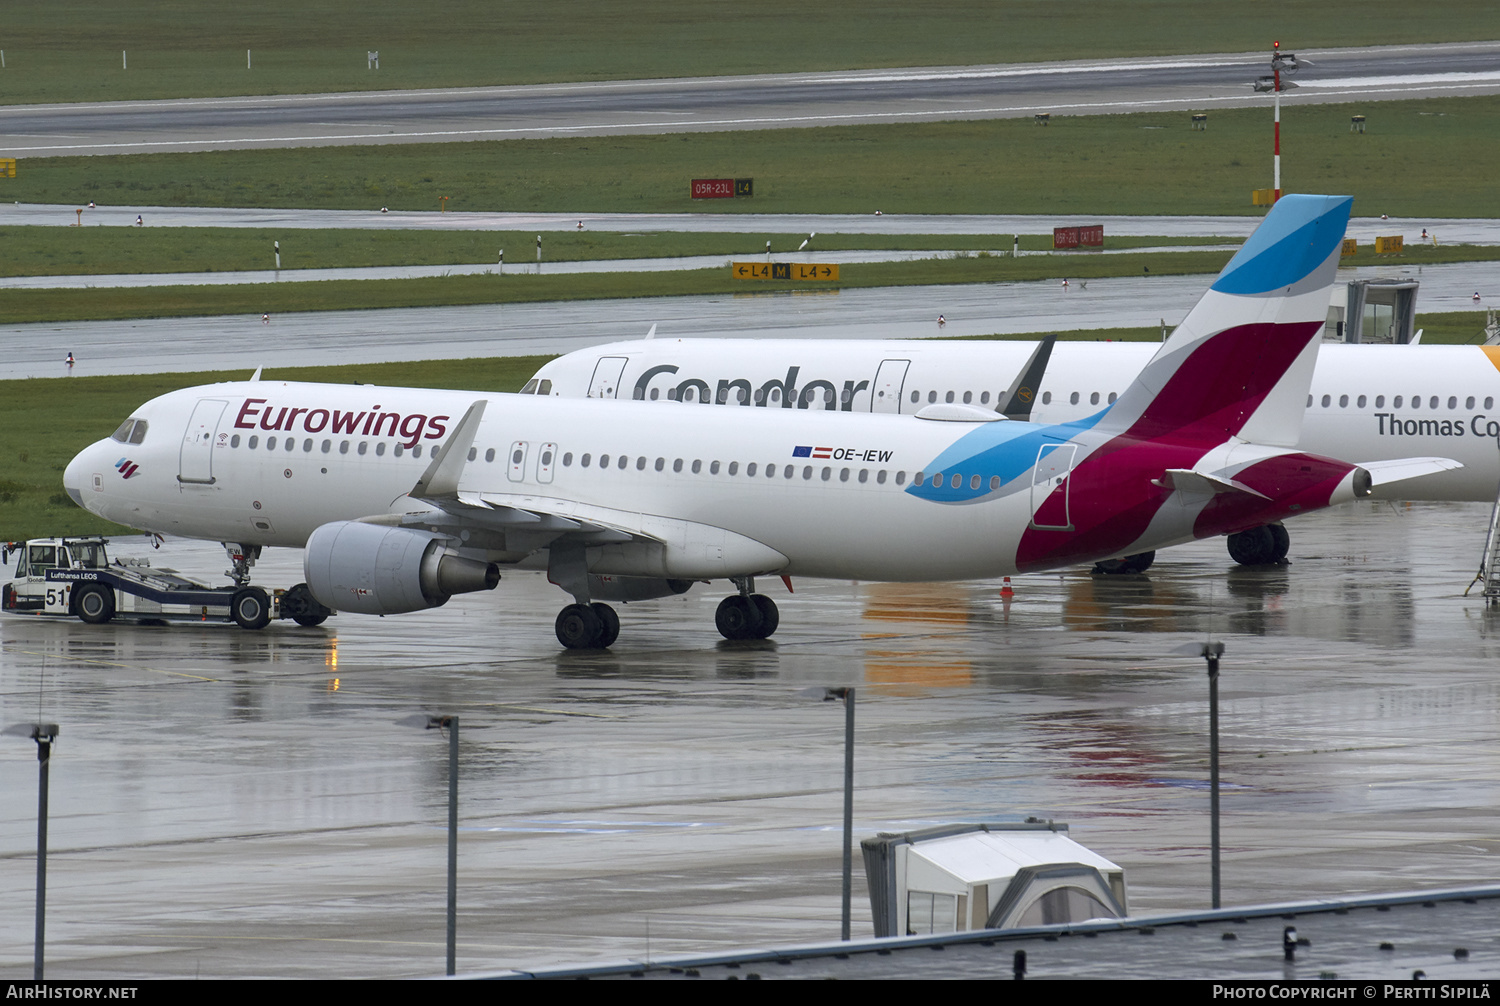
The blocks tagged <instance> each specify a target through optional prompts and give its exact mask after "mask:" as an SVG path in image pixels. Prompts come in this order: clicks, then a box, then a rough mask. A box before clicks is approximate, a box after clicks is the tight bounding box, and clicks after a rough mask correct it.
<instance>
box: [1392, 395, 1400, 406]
mask: <svg viewBox="0 0 1500 1006" xmlns="http://www.w3.org/2000/svg"><path fill="white" fill-rule="evenodd" d="M1391 408H1393V409H1399V408H1401V396H1400V395H1397V396H1396V397H1395V398H1392V399H1391Z"/></svg>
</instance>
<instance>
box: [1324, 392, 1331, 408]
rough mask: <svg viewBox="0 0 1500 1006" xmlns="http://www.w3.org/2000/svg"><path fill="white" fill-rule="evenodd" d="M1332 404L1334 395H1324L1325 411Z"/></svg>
mask: <svg viewBox="0 0 1500 1006" xmlns="http://www.w3.org/2000/svg"><path fill="white" fill-rule="evenodd" d="M1332 402H1333V396H1332V395H1324V396H1323V408H1325V409H1326V408H1328V406H1329V405H1330V404H1332Z"/></svg>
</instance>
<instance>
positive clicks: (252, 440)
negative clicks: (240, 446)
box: [245, 437, 260, 451]
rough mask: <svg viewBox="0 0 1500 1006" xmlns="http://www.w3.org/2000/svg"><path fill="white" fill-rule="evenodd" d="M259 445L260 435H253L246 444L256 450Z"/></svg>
mask: <svg viewBox="0 0 1500 1006" xmlns="http://www.w3.org/2000/svg"><path fill="white" fill-rule="evenodd" d="M259 445H260V437H251V438H250V439H249V440H247V441H245V446H246V447H248V448H250V449H251V450H252V451H253V450H255V448H256V447H258V446H259Z"/></svg>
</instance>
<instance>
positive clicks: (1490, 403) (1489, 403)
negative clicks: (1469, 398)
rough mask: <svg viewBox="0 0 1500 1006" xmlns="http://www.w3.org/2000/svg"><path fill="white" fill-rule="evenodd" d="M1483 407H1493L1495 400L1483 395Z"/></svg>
mask: <svg viewBox="0 0 1500 1006" xmlns="http://www.w3.org/2000/svg"><path fill="white" fill-rule="evenodd" d="M1484 407H1485V408H1486V409H1493V408H1494V407H1495V400H1494V399H1493V398H1490V397H1489V396H1485V399H1484Z"/></svg>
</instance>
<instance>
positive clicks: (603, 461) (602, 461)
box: [599, 454, 609, 468]
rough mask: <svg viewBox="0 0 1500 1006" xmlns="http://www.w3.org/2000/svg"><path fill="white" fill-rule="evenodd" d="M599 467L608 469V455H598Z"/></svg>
mask: <svg viewBox="0 0 1500 1006" xmlns="http://www.w3.org/2000/svg"><path fill="white" fill-rule="evenodd" d="M599 467H600V468H608V467H609V455H608V454H601V455H599Z"/></svg>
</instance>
